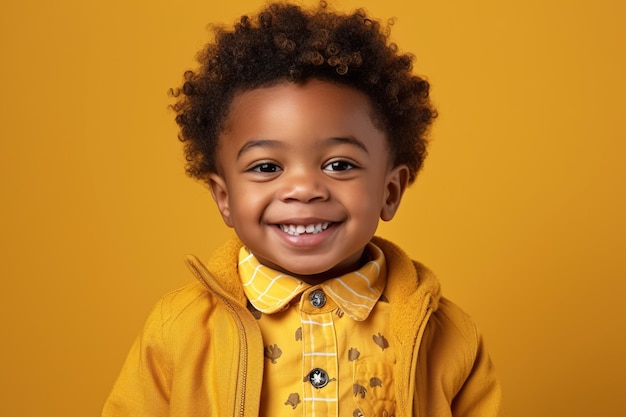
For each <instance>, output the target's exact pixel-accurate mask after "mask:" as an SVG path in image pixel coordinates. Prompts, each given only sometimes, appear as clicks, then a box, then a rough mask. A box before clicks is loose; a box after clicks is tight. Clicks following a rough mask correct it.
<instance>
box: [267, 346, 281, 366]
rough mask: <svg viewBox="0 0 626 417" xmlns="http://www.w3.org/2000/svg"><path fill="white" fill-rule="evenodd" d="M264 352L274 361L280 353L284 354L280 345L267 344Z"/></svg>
mask: <svg viewBox="0 0 626 417" xmlns="http://www.w3.org/2000/svg"><path fill="white" fill-rule="evenodd" d="M263 354H264V355H265V357H266V358H267V359H269V360H270V361H272V363H274V364H275V363H276V359H278V358H280V355H282V354H283V351H282V350H280V348H279V347H278V345H267V346H265V349H264V350H263Z"/></svg>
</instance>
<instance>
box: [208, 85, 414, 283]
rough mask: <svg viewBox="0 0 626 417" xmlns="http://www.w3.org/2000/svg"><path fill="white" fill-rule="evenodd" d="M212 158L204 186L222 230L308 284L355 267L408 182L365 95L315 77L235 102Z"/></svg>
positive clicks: (263, 260)
mask: <svg viewBox="0 0 626 417" xmlns="http://www.w3.org/2000/svg"><path fill="white" fill-rule="evenodd" d="M216 160H217V167H218V173H214V174H210V176H209V179H210V187H211V192H212V195H213V198H214V199H215V201H216V203H217V205H218V208H219V210H220V212H221V214H222V217H223V219H224V221H225V223H226V224H227V225H228V226H229V227H232V228H234V229H235V232H236V233H237V235H238V236H239V238H240V239H241V240H242V241H243V243H244V244H245V245H246V246H247V247H248V249H249V250H250V251H251V252H252V253H253V254H254V255H255V256H256V257H257V259H258V260H259V261H260V262H261V263H263V264H265V265H267V266H269V267H271V268H273V269H276V270H278V271H282V272H285V273H287V274H290V275H292V276H296V277H299V278H301V279H302V280H304V281H306V282H308V283H310V284H317V283H319V282H321V281H324V280H326V279H329V278H333V277H337V276H340V275H342V274H344V273H347V272H350V271H354V270H356V269H358V268H359V267H360V266H361V264H362V263H363V251H364V248H365V245H366V244H367V243H368V242H369V241H370V239H371V238H372V236H373V235H374V233H375V231H376V227H377V225H378V221H379V219H382V220H385V221H388V220H391V219H392V218H393V217H394V215H395V213H396V211H397V209H398V206H399V204H400V201H401V198H402V195H403V193H404V190H405V189H406V187H407V185H408V178H409V170H408V168H407V167H406V166H405V165H399V166H393V164H392V158H391V156H390V152H389V150H388V145H387V138H386V135H385V133H383V132H382V131H381V130H380V129H379V127H378V124H377V120H376V115H375V113H374V110H373V108H372V105H371V103H370V100H369V99H368V98H367V96H366V95H365V94H363V93H362V92H360V91H358V90H356V89H353V88H351V87H347V86H343V85H337V84H333V83H330V82H325V81H319V80H315V79H311V80H307V81H305V82H304V83H291V82H284V83H280V84H277V85H274V86H270V87H264V88H257V89H253V90H249V91H244V92H241V93H239V94H238V95H236V96H235V98H234V100H233V101H232V103H231V105H230V109H229V113H228V116H227V118H226V122H225V123H224V129H223V132H222V133H221V135H220V138H219V146H218V149H217V155H216ZM290 226H301V228H300V229H302V227H307V226H308V229H309V231H306V232H304V233H298V232H297V231H296V232H295V234H294V232H293V231H292V232H291V233H288V232H287V231H286V229H289V228H290ZM292 228H293V227H292ZM312 228H313V229H314V230H313V231H311V229H312ZM320 229H323V230H321V231H320Z"/></svg>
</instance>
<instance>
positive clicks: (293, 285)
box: [238, 243, 387, 321]
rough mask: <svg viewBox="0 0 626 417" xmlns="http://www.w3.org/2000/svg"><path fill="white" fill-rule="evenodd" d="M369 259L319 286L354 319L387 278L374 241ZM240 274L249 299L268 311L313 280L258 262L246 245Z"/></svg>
mask: <svg viewBox="0 0 626 417" xmlns="http://www.w3.org/2000/svg"><path fill="white" fill-rule="evenodd" d="M366 252H367V255H368V257H369V259H370V260H369V261H368V262H367V263H366V264H365V265H363V266H362V267H361V268H359V269H358V270H356V271H352V272H349V273H347V274H345V275H342V276H340V277H337V278H332V279H329V280H327V281H325V282H323V283H322V284H320V285H319V286H318V287H320V288H321V289H322V290H323V291H324V292H325V293H326V294H327V295H328V296H329V297H330V298H332V300H333V301H334V302H335V303H336V304H337V305H338V306H339V307H340V308H341V309H342V310H343V311H344V312H345V313H346V314H347V315H348V316H349V317H351V318H352V319H354V320H357V321H362V320H365V319H366V318H367V317H368V316H369V314H370V313H371V311H372V309H373V308H374V306H375V305H376V302H377V301H378V299H379V298H380V296H381V294H382V292H383V289H384V288H385V283H386V281H387V271H386V263H385V255H384V254H383V251H382V250H381V249H380V248H379V247H378V246H376V245H374V244H373V243H369V244H368V245H367V247H366ZM238 270H239V277H240V279H241V282H242V284H243V289H244V293H245V294H246V297H247V298H248V300H249V301H250V303H251V304H252V305H253V306H254V307H255V308H256V309H257V310H259V311H261V312H262V313H265V314H271V313H275V312H277V311H281V310H283V309H284V308H286V307H287V306H288V305H289V303H290V302H291V301H292V300H293V299H294V298H295V297H297V296H299V295H300V294H301V293H303V292H304V291H306V290H307V289H309V288H312V286H311V285H310V284H307V283H306V282H303V281H301V280H299V279H297V278H295V277H293V276H290V275H286V274H283V273H281V272H278V271H276V270H274V269H272V268H269V267H267V266H265V265H262V264H261V263H259V261H258V260H257V259H256V257H255V256H254V255H253V254H252V253H250V252H249V251H248V249H247V248H246V247H245V246H243V247H242V248H241V249H240V250H239V265H238Z"/></svg>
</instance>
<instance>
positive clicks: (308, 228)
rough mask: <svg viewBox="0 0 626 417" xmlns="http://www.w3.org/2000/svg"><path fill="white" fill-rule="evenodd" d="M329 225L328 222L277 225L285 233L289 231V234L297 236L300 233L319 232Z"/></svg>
mask: <svg viewBox="0 0 626 417" xmlns="http://www.w3.org/2000/svg"><path fill="white" fill-rule="evenodd" d="M329 225H330V222H325V223H317V224H307V225H303V224H298V225H296V224H280V225H279V227H280V229H281V230H282V231H283V232H285V233H289V234H290V235H294V236H298V235H301V234H302V233H310V234H316V233H319V232H321V231H323V230H326V229H328V226H329Z"/></svg>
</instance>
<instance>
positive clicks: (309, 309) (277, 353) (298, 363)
mask: <svg viewBox="0 0 626 417" xmlns="http://www.w3.org/2000/svg"><path fill="white" fill-rule="evenodd" d="M366 250H367V253H368V254H369V259H370V260H369V261H368V262H367V263H366V264H365V265H363V267H361V268H360V269H359V270H357V271H353V272H351V273H348V274H346V275H343V276H341V277H337V278H334V279H330V280H327V281H325V282H323V283H322V284H319V285H316V286H311V285H309V284H307V283H305V282H302V281H301V280H299V279H297V278H295V277H292V276H289V275H285V274H282V273H280V272H278V271H275V270H273V269H271V268H268V267H266V266H264V265H261V264H260V263H259V262H258V261H257V259H256V258H255V257H254V255H253V254H251V253H249V252H248V250H247V249H246V248H245V247H243V248H241V250H240V253H239V276H240V277H241V280H242V283H243V286H244V291H245V294H246V296H247V298H248V300H249V302H250V305H249V308H250V310H251V311H252V313H253V314H254V316H255V317H256V318H257V320H258V323H259V326H260V328H261V333H262V335H263V341H264V346H265V352H264V353H265V358H266V366H265V368H264V369H265V371H264V375H263V389H262V393H261V416H262V417H270V416H272V417H280V416H304V417H338V416H340V415H341V416H365V417H370V416H393V415H394V414H395V398H394V393H393V378H392V372H393V366H394V363H395V354H394V351H393V347H391V346H389V342H388V339H387V338H386V335H387V334H388V332H389V314H390V306H389V303H388V302H387V301H386V298H385V296H384V294H383V291H384V288H385V282H386V266H385V257H384V255H383V252H382V251H381V250H380V249H379V248H378V247H377V246H375V245H374V244H371V243H370V244H369V245H368V246H367V249H366Z"/></svg>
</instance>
